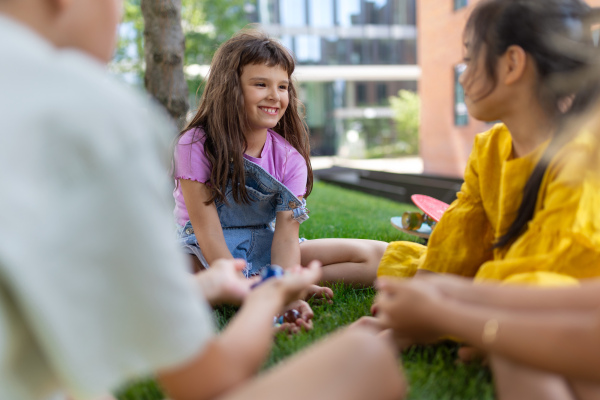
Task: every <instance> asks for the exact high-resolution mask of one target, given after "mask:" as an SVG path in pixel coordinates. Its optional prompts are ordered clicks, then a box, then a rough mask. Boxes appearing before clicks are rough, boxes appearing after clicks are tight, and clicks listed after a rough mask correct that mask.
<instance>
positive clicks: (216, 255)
mask: <svg viewBox="0 0 600 400" xmlns="http://www.w3.org/2000/svg"><path fill="white" fill-rule="evenodd" d="M219 228H220V227H219ZM196 239H197V241H198V246H200V250H201V251H202V255H203V256H204V258H205V259H206V262H208V264H209V265H210V264H212V263H213V262H214V261H215V260H218V259H220V258H223V259H226V260H230V259H233V256H232V255H231V252H230V251H229V248H228V247H227V243H225V238H224V237H223V234H222V233H221V234H220V235H219V234H218V232H213V233H212V235H211V234H210V233H209V232H199V233H196Z"/></svg>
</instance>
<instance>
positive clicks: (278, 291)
mask: <svg viewBox="0 0 600 400" xmlns="http://www.w3.org/2000/svg"><path fill="white" fill-rule="evenodd" d="M320 278H321V263H320V262H319V261H316V260H315V261H312V262H311V263H310V264H308V265H307V266H306V268H303V267H302V266H300V265H296V266H294V267H292V268H288V269H287V271H286V273H285V275H283V276H282V277H281V278H277V279H269V280H267V281H265V282H264V283H261V284H260V285H259V286H257V287H256V288H255V289H254V290H253V291H252V293H251V297H252V298H257V299H258V298H260V297H262V296H263V295H264V296H268V297H269V298H270V299H271V301H273V300H272V299H273V296H276V297H275V298H276V299H280V300H281V304H282V305H283V306H285V305H287V304H290V303H291V302H293V301H296V300H298V299H299V298H301V294H303V293H304V292H305V291H306V290H307V289H308V288H309V287H310V286H311V285H313V284H314V283H315V282H318V281H319V279H320Z"/></svg>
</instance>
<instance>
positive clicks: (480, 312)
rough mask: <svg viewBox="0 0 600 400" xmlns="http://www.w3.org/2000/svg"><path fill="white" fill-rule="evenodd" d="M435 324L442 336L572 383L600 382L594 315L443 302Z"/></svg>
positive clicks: (599, 324)
mask: <svg viewBox="0 0 600 400" xmlns="http://www.w3.org/2000/svg"><path fill="white" fill-rule="evenodd" d="M432 320H435V321H436V322H435V323H436V324H437V325H438V328H439V330H440V331H441V332H445V333H446V334H449V335H451V336H455V337H459V338H461V339H463V340H466V341H467V342H468V343H470V344H473V345H475V346H477V347H480V348H482V349H484V350H487V351H489V352H491V353H492V354H494V353H496V354H499V355H501V356H504V357H506V358H509V359H511V360H513V361H516V362H519V363H522V364H525V365H529V366H532V367H534V368H539V369H543V370H547V371H550V372H555V373H559V374H562V375H566V376H568V377H572V378H580V379H593V380H598V379H600V339H599V338H600V318H599V314H598V313H597V312H596V311H593V312H592V311H579V312H573V311H569V312H551V311H532V312H529V311H507V310H502V309H495V308H490V307H483V306H475V305H468V304H464V303H455V302H444V303H443V304H440V305H439V309H437V310H436V311H435V312H434V313H433V314H432Z"/></svg>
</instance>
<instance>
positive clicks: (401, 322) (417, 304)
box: [374, 279, 444, 343]
mask: <svg viewBox="0 0 600 400" xmlns="http://www.w3.org/2000/svg"><path fill="white" fill-rule="evenodd" d="M376 287H377V289H378V290H379V292H378V294H377V297H376V298H375V303H374V307H375V308H376V309H377V318H378V319H379V320H380V321H381V323H382V326H383V327H384V328H391V329H393V331H394V336H395V337H396V338H408V339H411V340H414V341H416V342H418V343H428V342H432V341H436V340H438V339H439V338H440V337H441V336H442V335H443V334H444V332H439V331H437V330H436V328H435V313H434V311H435V310H436V309H437V307H438V306H439V304H440V303H441V302H442V301H443V295H442V294H441V293H440V292H439V291H438V290H437V289H436V288H435V286H433V285H431V284H429V283H427V282H426V281H425V280H422V279H415V280H412V281H406V280H399V279H378V280H377V283H376Z"/></svg>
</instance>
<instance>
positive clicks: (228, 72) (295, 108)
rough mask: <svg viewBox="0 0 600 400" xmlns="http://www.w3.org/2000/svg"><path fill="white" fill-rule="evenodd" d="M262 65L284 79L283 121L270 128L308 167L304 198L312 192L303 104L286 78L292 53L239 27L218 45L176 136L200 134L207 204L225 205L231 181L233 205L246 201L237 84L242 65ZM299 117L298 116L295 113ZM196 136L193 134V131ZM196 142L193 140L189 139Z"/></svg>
mask: <svg viewBox="0 0 600 400" xmlns="http://www.w3.org/2000/svg"><path fill="white" fill-rule="evenodd" d="M255 64H264V65H267V66H270V67H271V66H278V67H281V68H283V69H284V70H285V71H286V72H287V75H288V78H289V80H290V83H289V86H288V95H289V104H288V107H287V109H286V111H285V113H284V114H283V117H282V118H281V120H280V121H279V123H278V124H277V126H276V127H275V128H273V130H274V131H275V132H277V133H278V134H280V135H281V136H282V137H283V138H285V140H287V141H288V142H289V143H290V144H291V145H292V146H293V147H294V148H295V149H296V150H297V151H298V152H299V153H300V154H301V155H302V157H303V158H304V160H305V161H306V166H307V168H308V179H307V183H306V194H305V197H306V196H308V195H309V194H310V192H311V190H312V185H313V173H312V167H311V165H310V158H309V157H310V142H309V134H308V127H307V125H306V123H305V122H304V118H303V113H304V106H303V105H302V103H301V102H300V100H298V94H297V92H296V88H295V86H294V82H293V80H292V73H293V72H294V69H295V61H294V58H293V56H292V54H291V53H290V52H289V51H288V50H287V49H286V48H285V47H283V46H282V45H281V44H280V43H279V42H277V41H276V40H274V39H272V38H270V37H269V36H268V35H266V34H265V33H263V32H261V31H259V30H256V29H244V30H242V31H240V32H239V33H237V34H236V35H235V36H233V37H232V38H231V39H229V40H227V41H226V42H225V43H223V44H222V45H221V46H220V47H219V49H218V50H217V52H216V53H215V55H214V57H213V60H212V63H211V65H210V71H209V75H208V79H207V82H206V86H205V90H204V93H203V95H202V98H201V100H200V104H199V106H198V111H197V113H196V115H195V116H194V118H193V119H192V121H191V122H190V123H189V125H188V126H187V127H186V128H185V129H184V130H183V131H182V132H181V134H180V135H179V137H178V138H177V140H179V139H180V138H181V136H182V135H183V134H184V133H185V132H187V131H189V130H190V129H194V128H202V130H204V132H205V134H206V139H205V142H204V152H205V154H206V157H207V158H208V161H209V162H210V165H211V171H210V180H209V181H208V182H207V183H208V184H209V185H208V186H209V187H210V190H211V198H210V199H209V200H208V201H207V202H206V203H207V204H210V203H211V202H213V201H215V200H220V201H226V199H225V190H226V187H227V183H228V181H229V180H231V182H232V188H233V198H234V200H235V201H236V202H244V203H248V202H249V201H250V198H249V197H248V193H247V191H246V186H245V176H244V159H243V154H244V152H245V151H246V148H247V146H248V143H247V141H246V137H245V135H244V133H245V132H248V131H249V129H250V128H249V123H248V120H247V116H246V112H245V111H244V96H243V94H242V88H241V83H240V76H241V74H242V69H243V68H244V67H245V66H246V65H255ZM301 114H302V115H301ZM194 135H197V133H194ZM197 140H200V138H196V137H194V138H193V139H192V143H193V142H194V141H197Z"/></svg>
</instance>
